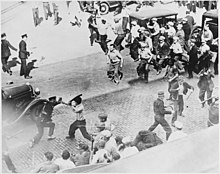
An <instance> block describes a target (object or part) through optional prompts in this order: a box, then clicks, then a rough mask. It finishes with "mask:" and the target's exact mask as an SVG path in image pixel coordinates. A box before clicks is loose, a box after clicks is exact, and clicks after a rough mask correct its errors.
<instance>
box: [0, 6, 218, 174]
mask: <svg viewBox="0 0 220 174" xmlns="http://www.w3.org/2000/svg"><path fill="white" fill-rule="evenodd" d="M30 7H31V5H29V4H26V6H24V8H26V9H27V10H28V11H26V12H24V11H22V12H21V13H17V12H18V11H16V12H11V13H15V14H19V17H18V18H12V21H13V22H7V24H4V25H3V26H2V28H3V29H4V31H7V33H8V36H9V38H8V39H9V40H12V41H11V42H12V44H13V43H16V42H18V41H19V40H20V38H19V37H20V33H22V32H24V30H25V29H24V27H26V29H27V31H26V32H28V33H30V37H29V46H30V47H32V48H33V47H35V48H33V50H34V52H35V54H34V55H33V56H32V59H34V58H37V59H38V62H37V64H36V66H38V68H36V69H34V70H33V71H32V72H31V75H32V76H33V79H30V80H24V79H23V78H22V77H20V76H19V72H18V69H19V64H17V65H16V66H15V67H14V68H12V70H13V71H14V73H13V75H12V76H8V75H7V74H2V85H3V86H4V85H5V83H6V81H8V80H12V81H13V82H14V84H15V85H18V84H23V83H26V82H29V83H30V84H32V85H33V86H34V87H39V88H40V89H41V96H42V97H43V98H47V97H49V96H51V95H57V96H62V97H63V99H64V101H68V100H69V99H71V98H72V97H73V96H75V95H77V94H79V93H83V98H84V99H86V100H85V101H84V104H85V108H86V110H85V114H86V118H87V120H88V121H87V125H88V130H89V132H91V131H92V128H91V126H92V125H93V123H94V120H95V119H96V117H97V114H98V113H99V112H100V111H103V110H105V111H106V112H107V113H108V114H109V117H110V119H111V120H112V121H113V123H114V124H115V125H116V129H115V131H114V134H115V135H121V136H126V135H131V136H132V137H134V136H135V135H136V134H137V132H138V131H139V130H141V129H146V128H148V127H149V126H150V125H151V124H152V122H153V110H152V109H153V108H152V103H153V100H154V99H155V98H156V93H157V91H158V90H159V89H165V90H166V89H167V82H165V81H163V80H161V77H162V75H159V76H156V74H155V71H153V72H152V73H151V74H150V81H151V82H150V83H149V84H145V83H142V82H141V81H139V80H137V75H136V72H135V69H136V66H137V63H134V62H133V61H132V60H131V58H130V57H129V56H128V50H125V51H123V56H124V57H125V64H124V69H123V71H124V75H125V76H124V79H123V81H122V82H121V83H120V84H119V85H115V84H113V83H112V82H110V81H109V80H108V79H107V78H106V57H105V55H104V54H103V53H102V52H99V50H100V48H99V46H98V45H95V46H94V47H90V46H89V45H88V43H89V42H88V40H86V39H88V29H87V28H86V25H87V24H86V23H84V24H83V25H84V27H82V30H78V29H77V28H74V29H73V28H72V27H70V26H69V25H67V23H68V20H67V18H64V19H63V20H62V23H60V24H64V23H65V25H58V26H56V27H54V26H53V25H52V22H53V21H52V19H50V20H49V21H48V22H45V21H44V22H43V23H42V24H41V26H40V27H37V28H35V27H34V26H31V27H30V25H31V24H33V21H32V14H31V8H30ZM62 8H64V6H62ZM27 14H29V15H27ZM24 16H27V17H26V18H24ZM85 18H86V17H85ZM15 19H16V20H15ZM17 19H19V20H17ZM25 22H27V23H25ZM19 23H22V24H24V25H23V27H21V26H20V25H18V24H19ZM14 26H19V28H18V29H17V30H16V32H14V29H13V27H14ZM60 31H65V32H62V33H60ZM19 32H20V33H19ZM76 33H77V34H79V33H81V34H79V35H77V34H76ZM75 36H78V37H81V36H82V38H84V39H82V40H81V42H78V41H79V40H77V44H76V39H75V38H76V37H75ZM71 37H72V38H74V39H75V40H74V39H71ZM42 39H43V41H44V42H42ZM61 40H62V41H67V43H68V44H65V46H64V45H63V44H61V43H60V41H61ZM55 43H56V44H55ZM73 45H74V49H72V48H73ZM61 48H62V50H63V52H61V51H60V49H61ZM81 48H85V49H84V50H83V49H81ZM91 53H92V54H91ZM79 55H80V56H81V57H79ZM85 55H88V56H85ZM41 56H44V57H45V58H46V60H47V61H42V62H40V59H41ZM76 57H78V58H77V59H76ZM197 81H198V79H196V78H195V79H192V80H190V81H189V83H190V84H192V85H194V86H195V87H196V82H197ZM214 81H215V84H218V78H217V77H216V78H215V79H214ZM216 86H218V85H216ZM166 97H168V96H166ZM187 103H188V105H189V107H188V108H187V109H185V115H187V117H186V118H180V121H182V122H183V123H184V130H185V131H186V132H187V133H193V132H195V131H199V130H201V129H204V128H206V120H207V112H208V111H207V108H203V109H201V108H200V105H199V103H198V90H197V89H196V91H195V92H194V93H193V94H192V96H191V98H190V99H189V101H187ZM167 119H168V121H169V122H170V120H171V116H168V117H167ZM73 120H74V117H73V116H72V113H71V110H70V109H69V108H67V107H65V106H59V107H57V108H56V109H55V112H54V121H55V122H56V130H55V135H56V136H57V139H56V140H54V141H51V142H47V141H46V137H43V139H42V141H41V142H40V144H39V145H37V146H36V147H35V148H33V149H30V148H28V146H27V142H28V141H29V140H30V139H31V138H32V137H33V135H34V134H35V132H36V127H35V125H34V124H33V123H32V122H31V121H30V120H27V119H24V120H22V121H21V122H20V123H19V124H17V125H16V126H15V127H14V128H13V130H12V129H11V130H8V132H7V133H8V134H9V135H12V134H13V133H16V132H19V131H20V130H22V132H21V133H20V134H18V135H17V136H16V137H14V138H11V139H10V140H9V142H8V144H9V147H10V149H11V152H10V155H11V157H12V160H13V162H14V163H15V165H16V167H17V169H18V171H20V172H28V171H30V169H32V168H33V167H34V166H35V165H37V164H39V163H40V162H42V161H43V153H44V152H45V151H48V150H50V151H52V152H53V153H54V154H55V157H58V156H60V154H61V152H62V150H63V149H68V150H70V151H71V152H72V153H75V152H76V148H75V146H76V143H77V142H79V141H85V140H84V139H83V138H82V136H81V134H80V133H79V132H77V135H76V136H77V140H76V141H73V142H71V141H69V140H65V139H64V137H65V136H66V134H67V131H68V126H69V125H70V124H71V122H72V121H73ZM3 131H6V130H3ZM45 132H47V131H45ZM155 132H157V133H158V135H159V136H160V137H161V138H162V139H163V140H164V137H165V133H164V131H163V130H162V128H161V127H158V128H157V129H156V130H155ZM45 134H46V133H45ZM3 167H4V169H5V164H4V163H3Z"/></svg>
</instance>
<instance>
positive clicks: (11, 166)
mask: <svg viewBox="0 0 220 174" xmlns="http://www.w3.org/2000/svg"><path fill="white" fill-rule="evenodd" d="M2 160H4V161H5V163H6V165H7V167H8V170H10V171H12V172H15V170H16V169H15V166H14V164H13V163H12V160H11V158H10V156H9V155H4V154H3V155H2Z"/></svg>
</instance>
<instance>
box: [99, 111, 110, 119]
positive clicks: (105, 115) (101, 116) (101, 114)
mask: <svg viewBox="0 0 220 174" xmlns="http://www.w3.org/2000/svg"><path fill="white" fill-rule="evenodd" d="M98 117H99V118H107V117H108V115H107V114H106V113H104V112H102V113H100V114H99V115H98Z"/></svg>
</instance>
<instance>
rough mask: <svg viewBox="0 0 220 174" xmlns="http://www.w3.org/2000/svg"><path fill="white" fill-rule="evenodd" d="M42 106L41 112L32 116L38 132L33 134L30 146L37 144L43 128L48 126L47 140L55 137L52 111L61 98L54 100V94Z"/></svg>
mask: <svg viewBox="0 0 220 174" xmlns="http://www.w3.org/2000/svg"><path fill="white" fill-rule="evenodd" d="M48 100H49V101H47V102H46V103H45V105H44V106H43V109H42V111H41V114H40V115H39V117H36V118H34V121H35V122H36V125H37V129H38V133H37V135H35V137H34V138H33V139H32V140H31V142H30V147H33V146H34V145H35V144H37V143H38V142H39V141H40V139H41V138H42V136H43V133H44V128H45V127H49V135H48V140H53V139H55V138H56V137H54V136H53V133H54V128H55V123H54V122H53V120H52V113H53V109H54V107H55V106H56V105H58V104H60V103H61V101H62V98H59V100H58V101H57V100H56V96H53V97H50V98H49V99H48Z"/></svg>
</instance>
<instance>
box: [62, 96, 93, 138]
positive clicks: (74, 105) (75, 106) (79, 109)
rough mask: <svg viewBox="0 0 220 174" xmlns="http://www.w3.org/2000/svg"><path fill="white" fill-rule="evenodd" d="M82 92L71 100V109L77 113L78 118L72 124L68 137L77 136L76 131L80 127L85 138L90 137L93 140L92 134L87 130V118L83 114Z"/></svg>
mask: <svg viewBox="0 0 220 174" xmlns="http://www.w3.org/2000/svg"><path fill="white" fill-rule="evenodd" d="M81 96H82V94H80V95H77V96H76V97H74V98H73V99H72V100H70V101H69V105H70V106H71V109H72V110H73V112H74V113H75V114H76V120H75V121H74V122H73V123H72V124H71V125H70V128H69V136H67V137H66V138H67V139H74V138H75V132H76V130H77V129H79V130H80V131H81V133H82V135H83V137H84V138H86V139H88V140H89V141H92V136H91V135H89V133H88V132H87V130H86V119H85V117H84V115H83V110H84V106H83V104H82V98H81Z"/></svg>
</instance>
